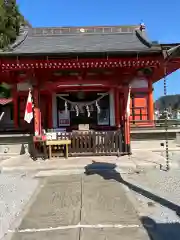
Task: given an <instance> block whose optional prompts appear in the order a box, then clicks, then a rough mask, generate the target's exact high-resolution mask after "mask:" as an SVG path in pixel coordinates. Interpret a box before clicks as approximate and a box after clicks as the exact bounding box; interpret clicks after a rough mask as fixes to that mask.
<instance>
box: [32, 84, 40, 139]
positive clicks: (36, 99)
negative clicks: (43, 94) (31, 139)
mask: <svg viewBox="0 0 180 240" xmlns="http://www.w3.org/2000/svg"><path fill="white" fill-rule="evenodd" d="M33 103H34V134H35V136H39V135H41V133H42V129H41V113H40V106H39V89H38V87H37V86H34V87H33Z"/></svg>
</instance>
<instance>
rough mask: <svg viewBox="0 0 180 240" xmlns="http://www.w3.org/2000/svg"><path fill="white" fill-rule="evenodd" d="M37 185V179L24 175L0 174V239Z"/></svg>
mask: <svg viewBox="0 0 180 240" xmlns="http://www.w3.org/2000/svg"><path fill="white" fill-rule="evenodd" d="M37 186H38V180H35V179H32V178H30V177H26V176H25V175H20V174H11V175H10V174H1V175H0V239H1V238H2V237H3V236H4V235H5V234H6V233H7V231H8V229H9V227H10V226H11V225H12V224H13V222H14V221H15V219H16V217H17V216H18V215H19V213H20V212H21V210H22V209H23V206H24V205H25V204H26V203H27V202H28V200H29V199H30V197H31V196H32V194H33V192H34V191H35V189H36V188H37Z"/></svg>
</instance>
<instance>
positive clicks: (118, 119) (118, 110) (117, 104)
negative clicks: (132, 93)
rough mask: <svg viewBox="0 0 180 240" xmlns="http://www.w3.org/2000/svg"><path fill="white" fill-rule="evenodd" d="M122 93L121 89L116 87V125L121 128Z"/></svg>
mask: <svg viewBox="0 0 180 240" xmlns="http://www.w3.org/2000/svg"><path fill="white" fill-rule="evenodd" d="M119 100H120V95H119V89H117V88H116V89H114V108H115V111H114V112H115V125H116V127H117V128H120V124H121V121H120V104H119Z"/></svg>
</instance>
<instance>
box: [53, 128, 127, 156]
mask: <svg viewBox="0 0 180 240" xmlns="http://www.w3.org/2000/svg"><path fill="white" fill-rule="evenodd" d="M56 134H57V139H69V140H71V145H70V146H69V155H70V156H81V155H86V156H87V155H92V156H94V155H96V156H105V155H107V156H111V155H122V154H125V145H124V141H123V135H122V133H121V131H120V130H118V131H82V132H81V131H75V132H58V133H56ZM61 153H62V148H60V147H57V146H53V148H52V156H59V155H60V154H61Z"/></svg>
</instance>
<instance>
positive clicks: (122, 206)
mask: <svg viewBox="0 0 180 240" xmlns="http://www.w3.org/2000/svg"><path fill="white" fill-rule="evenodd" d="M121 180H122V179H121V177H120V175H119V174H118V173H115V174H106V173H105V172H101V173H99V174H95V175H94V174H92V175H91V174H90V175H84V174H83V175H71V176H53V177H48V178H46V180H45V182H44V186H43V187H42V189H41V191H40V192H39V194H38V195H37V197H36V199H35V201H34V202H33V204H32V205H31V207H30V208H29V210H28V212H27V214H26V215H25V217H24V219H23V220H22V222H21V224H20V226H19V228H18V230H17V232H15V233H14V234H13V238H12V239H13V240H25V239H26V240H28V239H38V240H39V239H45V240H46V239H52V240H56V239H62V240H66V239H67V240H72V239H74V240H76V239H81V240H90V239H99V240H101V239H102V240H104V239H113V240H116V239H118V240H119V239H124V240H131V239H134V240H145V239H149V237H148V235H147V233H146V231H145V230H144V228H143V226H142V224H141V222H140V221H139V219H138V216H137V214H136V211H135V208H134V206H133V205H132V203H131V201H130V200H129V198H128V196H127V194H128V193H127V192H126V190H125V189H124V187H123V185H122V183H121V182H120V181H121Z"/></svg>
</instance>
